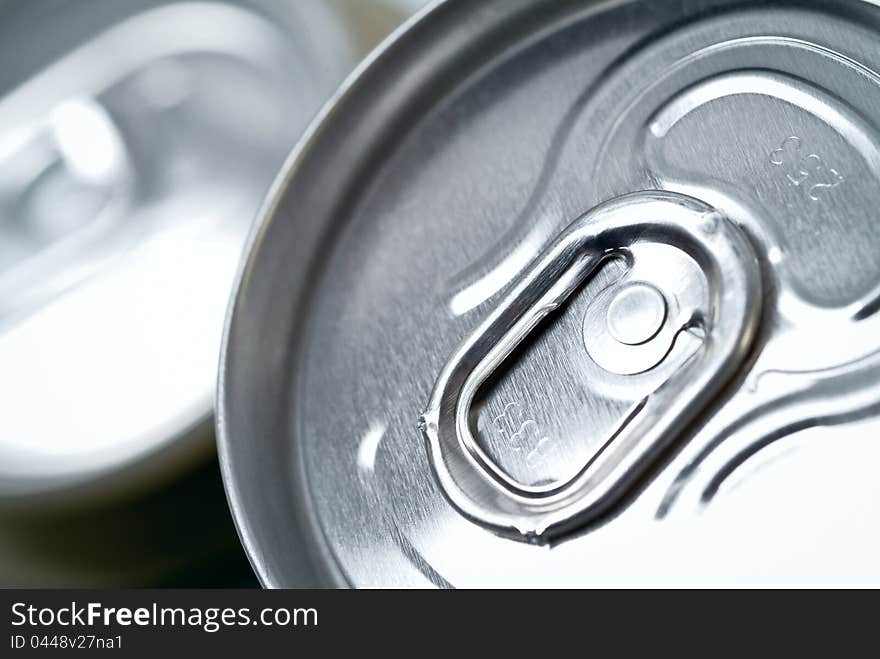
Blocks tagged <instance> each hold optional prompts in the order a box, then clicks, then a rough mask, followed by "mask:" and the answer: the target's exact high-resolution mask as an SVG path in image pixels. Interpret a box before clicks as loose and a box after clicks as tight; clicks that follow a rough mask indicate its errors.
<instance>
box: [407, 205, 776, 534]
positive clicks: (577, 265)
mask: <svg viewBox="0 0 880 659" xmlns="http://www.w3.org/2000/svg"><path fill="white" fill-rule="evenodd" d="M646 242H666V243H669V244H671V245H673V246H675V247H677V248H678V249H679V250H681V251H683V252H685V253H688V255H689V256H690V257H691V258H692V259H693V260H694V261H696V262H697V263H699V264H700V267H701V268H702V271H703V272H704V273H705V277H706V279H707V283H708V285H707V286H706V288H707V289H708V291H707V292H708V295H707V296H706V299H705V300H704V301H703V305H702V308H697V309H694V310H693V311H692V312H691V313H690V314H689V315H687V316H684V317H682V318H681V321H680V322H679V323H676V324H674V325H670V330H669V331H670V332H671V333H672V339H671V342H672V343H674V342H675V341H676V340H677V337H678V335H679V334H681V333H683V332H693V333H698V334H699V336H700V337H701V338H702V344H703V345H702V349H701V350H700V352H699V355H696V354H693V355H691V356H690V358H689V359H688V360H686V362H684V363H681V364H679V367H678V369H677V370H676V371H675V372H674V374H672V375H671V376H670V377H669V379H668V380H666V381H665V382H663V383H662V384H661V385H659V386H658V387H657V388H656V389H655V390H654V391H652V392H651V393H650V394H648V395H647V396H646V397H645V398H643V399H642V400H639V401H637V402H636V403H635V404H634V405H633V407H632V408H631V409H630V410H629V411H628V413H627V414H626V416H625V418H624V419H622V420H621V422H620V423H619V424H618V425H617V426H616V427H615V428H614V431H613V432H612V433H610V434H609V436H607V437H604V438H602V440H601V444H600V445H599V446H598V447H597V450H596V451H595V453H594V454H592V455H590V456H588V458H587V459H586V460H585V461H583V462H576V463H575V464H574V469H575V471H574V473H573V475H572V476H571V477H570V478H569V479H568V480H567V481H561V482H560V481H555V482H554V481H551V482H548V483H542V484H541V485H540V486H535V485H532V484H530V483H523V482H522V481H521V480H520V479H517V478H512V477H511V475H510V474H509V473H507V471H506V470H505V469H504V468H502V467H499V466H498V465H497V464H496V463H495V462H494V460H492V458H490V457H489V456H488V455H487V454H486V452H484V451H483V450H482V449H481V448H480V445H479V443H478V442H477V441H476V440H475V439H474V437H473V434H472V432H471V429H470V427H469V423H470V417H471V406H472V404H473V401H474V398H475V397H476V395H477V393H478V391H479V390H480V388H481V387H482V386H483V385H484V384H485V383H486V380H487V379H488V378H490V377H491V376H492V374H493V373H494V372H495V371H496V370H497V369H498V367H499V366H501V364H502V363H504V362H505V361H506V360H507V359H508V358H509V357H510V355H511V353H512V352H513V351H514V350H515V349H516V348H517V347H518V346H519V345H520V344H521V343H522V342H523V341H525V340H527V338H528V337H529V335H530V334H531V333H532V332H534V331H535V329H536V328H537V327H538V326H539V325H540V324H541V323H542V322H544V321H545V319H547V316H548V315H550V314H552V313H553V312H554V311H556V310H558V309H559V308H560V307H561V306H562V305H564V304H565V302H566V301H567V300H568V298H569V297H570V296H571V295H572V293H574V292H575V291H576V290H577V289H578V288H580V287H581V286H582V285H583V283H584V282H585V281H586V280H588V279H589V278H590V277H591V275H593V274H594V273H595V272H596V271H597V270H599V269H600V268H601V267H602V264H603V263H604V262H607V261H608V260H609V259H612V258H615V257H617V258H620V257H625V256H628V255H631V253H632V252H631V250H632V248H633V247H634V246H636V245H638V244H640V243H646ZM630 258H631V257H630ZM658 265H662V262H661V263H658V262H656V261H655V262H654V263H650V264H648V266H647V267H648V268H649V269H650V268H652V267H654V268H657V267H658ZM641 286H642V289H641V290H642V291H644V290H645V285H644V284H642V285H641ZM627 290H629V291H632V290H633V288H632V285H631V284H628V285H625V286H624V288H623V291H624V292H626V291H627ZM635 290H636V291H638V290H640V289H635ZM648 290H649V291H650V290H652V289H648ZM617 300H619V297H616V298H615V301H617ZM760 303H761V274H760V269H759V265H758V261H757V259H756V257H755V255H754V253H753V252H752V249H751V247H750V246H749V243H748V242H747V241H746V239H745V238H744V236H742V235H741V234H740V233H739V231H738V230H737V229H736V228H735V227H734V226H733V225H732V224H730V223H728V222H727V221H725V220H724V219H723V218H722V217H721V216H720V215H719V213H718V212H717V211H716V210H715V209H713V208H711V207H710V206H706V205H705V204H701V203H699V202H697V201H695V200H693V199H691V198H688V197H682V196H680V195H675V194H671V193H666V192H643V193H639V194H633V195H627V196H624V197H619V198H617V199H614V200H611V201H609V202H606V203H604V204H602V205H601V206H599V207H597V208H596V209H594V210H592V211H590V212H589V213H587V214H585V215H583V216H582V217H581V218H579V219H578V220H576V221H575V222H573V223H572V224H571V225H570V226H569V227H568V228H567V229H566V230H565V231H564V232H563V233H562V234H561V235H560V236H559V237H558V238H557V239H555V240H554V241H553V243H552V244H551V245H550V246H549V247H548V248H547V249H546V251H545V252H544V253H542V254H541V255H540V256H539V257H538V258H537V259H536V260H535V262H534V264H533V265H531V266H530V267H529V268H528V269H527V270H526V272H525V273H524V274H523V275H522V277H521V278H519V279H518V280H517V281H516V282H514V283H513V285H512V286H511V289H510V292H509V293H507V295H506V297H505V298H504V299H503V300H502V301H501V302H500V304H499V305H498V307H496V308H495V309H493V310H492V312H491V314H490V315H489V317H488V318H487V319H486V320H485V321H483V322H482V323H481V324H480V326H479V327H478V328H477V329H476V330H475V331H474V333H473V334H472V335H470V336H469V337H468V338H467V339H465V341H464V343H462V345H461V346H460V347H459V348H457V349H456V351H455V353H454V355H453V356H452V358H451V359H450V361H449V362H448V363H447V364H446V365H445V366H444V367H443V370H442V371H441V372H440V375H439V377H438V379H437V383H436V384H435V385H434V391H433V392H432V394H431V400H430V402H429V403H428V407H427V410H426V411H425V413H424V414H423V415H422V417H421V419H420V422H419V423H420V427H421V428H422V431H423V432H424V434H425V438H426V439H427V442H428V451H429V455H430V458H431V465H432V467H433V469H434V471H435V473H436V474H437V479H438V481H439V483H440V486H441V487H442V488H443V492H444V494H445V495H446V496H447V497H448V498H449V500H450V502H451V503H452V504H453V505H454V506H455V507H456V508H458V509H459V510H460V511H461V512H462V513H463V514H464V515H466V516H467V517H468V518H470V519H472V520H474V521H476V522H478V523H480V524H482V525H484V526H487V527H488V528H490V529H493V530H495V531H497V532H499V533H504V534H508V535H514V536H516V535H518V536H519V537H520V539H525V540H528V541H530V542H535V543H544V542H548V541H550V540H552V539H554V537H556V536H559V535H560V534H561V533H564V532H570V531H572V530H573V529H575V528H577V526H578V525H584V524H586V523H588V522H591V521H595V519H596V518H597V517H598V516H599V515H601V514H603V513H607V512H608V511H609V510H610V509H611V508H612V506H613V505H614V504H616V503H618V500H619V498H620V497H621V496H623V494H624V493H625V490H626V489H627V488H628V487H630V486H632V484H633V482H634V481H635V480H637V479H639V478H640V477H644V476H645V472H646V471H647V470H648V468H649V467H650V463H651V462H652V460H653V459H655V458H656V456H657V455H658V454H659V453H661V452H662V451H664V450H665V449H668V447H669V444H670V443H671V442H672V441H674V440H676V439H678V438H679V436H680V435H681V434H682V433H684V431H685V430H686V429H687V425H688V424H689V423H691V422H692V421H693V420H694V418H695V417H696V416H697V415H699V414H700V413H702V412H704V411H705V410H704V408H705V407H706V406H707V405H708V404H709V403H710V402H711V401H712V400H713V399H714V398H715V397H716V396H717V395H718V393H719V392H720V391H721V389H722V388H723V387H724V386H725V385H726V384H728V382H729V381H730V380H731V379H732V378H733V376H734V375H735V374H736V372H737V370H738V369H739V367H740V365H741V362H742V360H743V359H744V358H745V356H746V355H747V354H748V350H749V347H750V345H751V341H752V339H753V338H754V336H755V333H756V330H757V326H758V323H759V320H760ZM664 304H665V303H664ZM618 306H619V305H618ZM611 309H612V310H614V311H615V313H616V314H619V313H620V310H619V309H615V307H614V302H612V306H611ZM591 313H592V309H591ZM655 316H656V313H655ZM621 320H622V322H627V321H626V320H625V319H621ZM657 329H658V330H659V328H657ZM652 331H653V330H652ZM654 334H656V332H654ZM648 338H650V336H649V337H648ZM661 339H662V337H661ZM636 342H638V341H636ZM666 343H667V348H666V350H667V353H668V352H669V351H670V349H671V346H670V345H669V342H668V341H667V342H666ZM515 405H516V403H512V404H508V406H507V409H506V410H505V412H504V414H503V415H502V416H501V417H498V418H496V419H495V421H494V423H495V424H496V426H497V424H498V423H499V421H501V420H502V419H504V418H506V416H507V415H508V414H510V413H511V412H512V409H511V408H512V407H513V406H515ZM533 425H535V422H534V421H531V420H526V421H523V422H522V423H521V424H520V425H518V426H514V432H512V433H507V434H505V439H506V440H507V442H508V450H513V451H517V452H520V453H522V450H518V449H521V447H520V445H519V442H520V440H521V437H522V435H523V434H524V433H526V432H527V431H528V430H530V428H531V426H533ZM551 441H552V440H550V439H549V438H546V439H544V440H543V441H542V442H541V443H540V444H538V445H537V446H536V447H535V448H534V449H532V450H531V451H530V452H528V453H527V454H526V457H525V461H526V463H528V464H536V463H537V464H546V463H548V462H550V461H551V460H552V457H551V455H550V453H549V445H550V443H551ZM557 453H558V452H557ZM566 458H567V460H566V462H569V461H570V460H571V458H570V456H567V455H564V454H563V459H566Z"/></svg>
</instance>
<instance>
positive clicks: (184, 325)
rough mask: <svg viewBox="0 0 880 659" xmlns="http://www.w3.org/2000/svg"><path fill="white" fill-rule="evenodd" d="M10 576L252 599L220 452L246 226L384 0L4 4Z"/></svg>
mask: <svg viewBox="0 0 880 659" xmlns="http://www.w3.org/2000/svg"><path fill="white" fill-rule="evenodd" d="M0 17H2V20H0V34H2V38H0V62H2V65H0V168H2V171H3V176H2V177H0V178H2V181H0V216H2V221H0V364H2V367H0V397H2V400H3V401H4V403H3V405H2V406H0V407H2V414H0V417H2V422H0V584H4V585H20V586H35V585H37V586H105V587H106V586H120V585H127V586H143V585H153V586H157V585H178V586H180V585H196V586H198V585H201V586H207V585H249V584H251V583H252V575H251V572H250V569H249V567H248V566H247V563H246V561H245V560H244V559H243V557H242V556H241V547H240V544H239V543H238V539H237V537H236V535H235V532H234V529H233V528H232V524H231V522H230V520H229V515H228V509H227V507H226V504H225V499H224V496H223V490H222V486H221V485H220V482H219V474H218V470H217V463H216V458H215V457H214V455H213V454H214V441H213V423H212V407H213V399H214V395H213V391H214V385H215V380H216V364H217V359H218V356H217V354H218V349H219V342H220V334H221V330H222V324H223V322H222V321H223V316H224V313H225V309H226V306H227V300H228V294H229V290H230V287H231V284H232V279H233V276H234V272H235V268H236V264H237V263H238V260H239V252H240V250H241V247H242V245H243V243H244V241H245V237H246V235H247V232H248V231H249V228H250V225H251V221H252V218H253V216H254V214H255V213H256V211H257V210H258V207H259V205H260V203H261V202H262V200H263V198H264V195H265V193H266V190H267V189H268V188H269V186H270V185H271V183H272V180H273V178H274V177H275V176H276V174H277V172H278V170H279V168H280V167H281V165H282V163H283V161H284V158H285V157H286V155H287V153H288V151H289V150H290V149H291V148H292V147H293V145H294V143H295V142H296V140H297V139H298V137H299V135H300V133H301V132H302V131H303V129H304V128H305V126H306V125H307V123H308V122H309V120H310V119H311V117H312V116H313V115H314V114H315V113H316V112H317V110H318V109H319V107H320V105H321V104H322V103H323V102H324V101H325V100H326V99H327V98H328V97H329V96H330V95H331V94H332V92H333V91H334V89H335V88H336V86H337V85H338V84H339V83H340V82H341V81H342V80H343V78H344V77H345V75H347V74H348V73H349V71H350V70H351V69H352V68H353V67H354V65H355V64H356V63H357V61H358V60H359V59H360V57H362V56H363V55H364V53H365V52H366V51H367V50H368V49H369V48H371V47H372V46H373V45H374V44H375V43H376V41H378V40H379V39H381V38H382V37H384V36H385V34H387V32H389V31H390V30H391V29H393V28H394V27H395V26H396V25H397V24H398V23H399V22H400V21H401V20H402V18H403V15H402V14H401V12H400V10H399V8H398V7H394V6H391V5H388V4H386V3H384V2H382V1H377V2H370V3H361V2H351V1H349V0H326V1H324V0H207V1H199V2H185V1H177V2H175V1H171V0H131V1H128V2H116V1H112V0H43V1H42V2H29V1H27V0H20V1H19V0H12V1H8V2H4V3H3V4H2V7H0Z"/></svg>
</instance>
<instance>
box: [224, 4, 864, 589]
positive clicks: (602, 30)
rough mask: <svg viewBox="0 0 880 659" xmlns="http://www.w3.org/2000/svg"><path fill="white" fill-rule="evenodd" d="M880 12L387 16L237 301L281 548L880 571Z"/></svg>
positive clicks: (565, 576)
mask: <svg viewBox="0 0 880 659" xmlns="http://www.w3.org/2000/svg"><path fill="white" fill-rule="evenodd" d="M878 42H880V7H878V5H877V3H876V2H873V1H865V0H839V1H837V2H818V1H817V2H806V1H804V0H797V1H788V0H772V1H767V2H739V1H736V0H693V1H691V2H677V1H669V2H665V1H651V2H648V1H634V2H625V1H612V2H597V1H591V0H562V1H560V0H529V1H526V0H498V1H491V0H488V1H486V2H467V1H465V0H446V2H439V3H436V4H434V5H433V6H432V8H431V10H430V11H429V12H427V13H423V14H421V15H420V17H419V18H418V19H417V20H415V21H413V22H411V23H409V25H408V29H407V30H406V31H403V32H400V33H398V34H397V36H396V38H394V39H393V40H391V41H390V42H388V43H386V45H385V47H384V48H383V49H382V50H381V52H379V53H378V54H376V55H375V56H374V57H373V58H372V59H371V62H370V64H369V66H367V67H366V68H364V69H362V70H361V72H360V75H359V77H357V78H356V79H354V80H351V81H350V83H349V84H348V85H347V86H346V88H345V90H344V92H343V93H342V94H340V95H339V96H338V97H337V98H336V100H335V102H334V104H333V105H332V107H330V108H328V109H327V110H326V111H325V112H324V113H323V118H322V121H321V122H320V123H319V124H317V125H316V127H315V128H314V130H313V131H312V132H311V133H310V134H309V136H308V139H306V140H304V141H303V142H301V143H300V145H299V147H298V149H297V152H296V156H295V158H293V159H292V160H291V161H290V162H289V163H288V165H287V167H286V170H285V176H284V178H283V180H282V183H281V184H280V185H279V186H278V187H277V188H276V189H275V190H274V192H273V195H272V199H271V202H270V203H269V204H268V205H267V206H266V207H265V210H264V212H263V213H262V217H261V219H260V220H259V222H260V225H259V231H257V232H255V233H254V234H253V236H252V239H251V242H250V245H249V248H248V252H247V257H246V261H245V263H244V265H243V267H242V270H241V275H240V277H239V282H238V289H237V293H236V297H235V301H234V307H233V309H232V311H231V314H230V316H229V318H228V323H227V329H226V335H225V343H224V352H223V361H222V364H221V379H220V387H219V394H218V395H219V400H218V431H219V434H218V440H219V448H220V457H221V463H222V468H223V472H224V479H225V485H226V489H227V493H228V496H229V499H230V504H231V508H232V511H233V515H234V517H235V520H236V523H237V525H238V528H239V532H240V534H241V535H242V538H243V541H244V544H245V547H246V549H247V550H248V553H249V555H250V557H251V561H252V562H253V564H254V567H255V568H256V570H257V573H258V575H259V577H260V579H261V581H262V582H263V583H264V584H265V585H267V586H303V585H335V586H438V587H455V586H465V587H468V586H479V587H488V586H534V587H552V586H557V587H563V586H566V587H567V586H582V587H590V586H607V585H615V586H620V585H679V586H680V585H690V586H693V585H740V584H752V585H756V584H764V585H768V584H769V585H779V584H799V585H802V584H809V585H819V584H835V585H842V584H858V585H861V584H866V583H873V584H877V583H880V569H878V565H877V561H876V556H877V554H878V551H880V532H878V523H877V511H878V510H880V485H878V481H877V479H876V478H875V477H874V475H873V473H874V470H875V469H876V465H877V464H878V461H880V442H878V430H880V222H878V221H877V218H876V217H875V216H876V213H877V208H878V207H880V159H878V154H880V73H878V72H880V49H878V48H877V44H878ZM304 547H305V548H307V551H304V550H303V548H304Z"/></svg>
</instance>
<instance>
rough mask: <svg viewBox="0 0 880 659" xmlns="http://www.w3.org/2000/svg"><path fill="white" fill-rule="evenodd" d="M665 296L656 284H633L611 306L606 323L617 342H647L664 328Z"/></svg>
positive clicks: (632, 344)
mask: <svg viewBox="0 0 880 659" xmlns="http://www.w3.org/2000/svg"><path fill="white" fill-rule="evenodd" d="M665 321H666V299H665V298H664V297H663V294H662V293H661V292H660V291H658V290H657V289H656V288H654V287H653V286H650V285H648V284H644V283H637V284H630V285H629V286H626V287H624V288H623V289H622V290H621V291H620V292H618V293H617V295H616V296H615V298H614V299H613V300H612V301H611V304H610V305H608V313H607V315H606V317H605V322H606V325H607V327H608V332H609V333H610V334H611V336H613V337H614V339H615V340H616V341H617V342H618V343H623V344H624V345H628V346H634V345H640V344H642V343H647V342H648V341H650V340H651V339H653V338H654V337H655V336H657V333H658V332H659V331H660V330H661V329H662V328H663V323H664V322H665Z"/></svg>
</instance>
